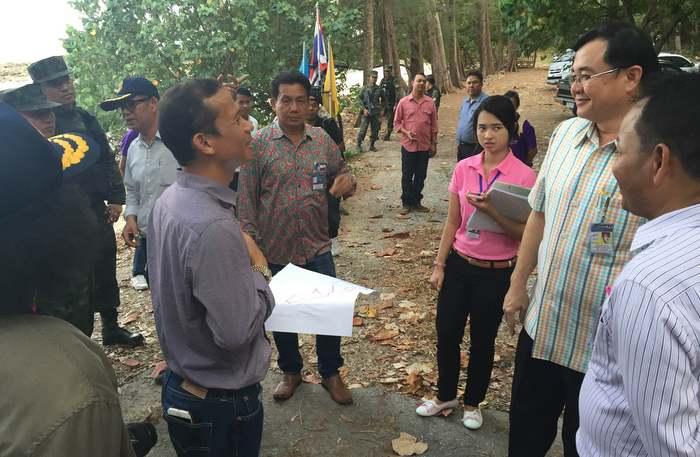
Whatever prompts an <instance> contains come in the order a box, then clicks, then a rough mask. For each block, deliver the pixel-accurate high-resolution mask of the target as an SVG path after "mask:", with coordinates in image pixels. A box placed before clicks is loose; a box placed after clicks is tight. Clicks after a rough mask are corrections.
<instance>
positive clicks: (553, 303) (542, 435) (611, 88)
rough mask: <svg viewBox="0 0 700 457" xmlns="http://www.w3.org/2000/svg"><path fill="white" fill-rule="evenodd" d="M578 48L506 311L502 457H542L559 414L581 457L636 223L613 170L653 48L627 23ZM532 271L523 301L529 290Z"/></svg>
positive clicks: (567, 439) (653, 65) (570, 451)
mask: <svg viewBox="0 0 700 457" xmlns="http://www.w3.org/2000/svg"><path fill="white" fill-rule="evenodd" d="M574 49H575V50H576V57H575V59H574V65H573V69H572V77H571V82H572V86H571V93H572V95H573V97H574V100H575V102H576V107H577V113H578V116H579V117H578V118H574V119H569V120H567V121H564V122H563V123H561V124H560V125H559V126H558V127H557V128H556V129H555V131H554V133H553V134H552V138H551V140H550V144H549V150H548V151H547V156H546V157H545V159H544V163H543V164H542V168H541V170H540V173H539V176H538V179H537V183H536V184H535V187H534V188H533V189H532V191H531V193H530V205H531V206H532V213H531V214H530V217H529V219H528V221H527V225H526V227H525V233H524V234H523V238H522V242H521V245H520V251H519V253H518V262H517V264H516V267H515V270H514V271H513V274H512V276H511V285H510V290H509V291H508V293H507V295H506V297H505V300H504V305H503V309H504V316H505V319H506V321H507V322H508V324H509V326H510V328H511V330H512V331H513V330H514V325H515V321H516V319H517V316H518V315H520V317H521V318H524V322H523V329H522V331H521V332H520V336H519V340H518V346H517V349H516V355H515V371H514V375H513V389H512V397H511V407H510V436H509V454H508V455H509V457H517V456H528V457H544V455H545V454H546V453H547V451H548V450H549V448H550V446H551V444H552V442H553V441H554V438H555V437H556V434H557V423H558V419H559V416H560V415H561V413H562V411H563V412H564V420H563V427H562V441H563V443H564V455H565V456H566V457H571V456H578V455H579V454H578V452H577V449H576V431H577V429H578V426H579V413H578V397H579V391H580V389H581V383H582V381H583V378H584V374H585V373H586V370H587V368H588V362H589V359H590V356H591V351H592V348H593V341H594V338H595V333H596V328H597V326H598V319H599V317H600V312H601V307H602V304H603V302H604V300H605V296H606V291H608V290H609V287H610V285H611V284H612V283H613V281H614V279H615V277H616V276H617V275H618V274H619V273H620V271H621V270H622V267H623V266H624V264H625V263H627V261H628V260H629V259H630V245H631V243H632V238H633V236H634V233H635V231H636V230H637V228H638V227H639V226H640V225H641V222H642V219H641V218H640V217H638V216H634V215H632V214H630V213H628V212H627V211H625V210H624V209H623V208H622V198H621V195H620V191H619V187H618V185H617V182H616V180H615V177H614V176H613V174H612V162H613V159H614V157H615V156H616V155H617V146H616V142H615V140H616V138H617V135H618V131H619V129H620V124H621V122H622V119H623V118H624V117H625V115H626V114H627V112H628V111H629V110H630V109H631V108H632V107H633V106H634V103H635V100H636V99H637V97H638V96H639V94H640V90H641V88H642V86H643V85H644V84H646V82H647V81H648V77H649V75H651V74H653V73H656V72H658V70H659V66H658V62H657V59H656V52H655V51H654V47H653V45H652V42H651V39H650V38H649V36H648V35H647V34H645V33H644V32H643V31H641V30H640V29H638V28H636V27H635V26H632V25H628V24H620V23H617V24H607V25H603V26H601V27H599V28H597V29H595V30H592V31H590V32H588V33H586V34H584V35H583V36H582V37H581V38H579V40H578V42H577V43H576V45H575V46H574ZM535 267H537V282H536V285H535V289H534V293H533V296H532V298H531V299H530V298H529V297H528V291H527V287H526V284H527V280H528V277H529V276H530V274H531V273H532V272H533V270H534V269H535Z"/></svg>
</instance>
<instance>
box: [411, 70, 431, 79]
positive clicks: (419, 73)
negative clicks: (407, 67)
mask: <svg viewBox="0 0 700 457" xmlns="http://www.w3.org/2000/svg"><path fill="white" fill-rule="evenodd" d="M419 75H420V76H422V77H424V78H425V79H426V80H427V79H428V78H426V77H425V73H423V72H422V71H417V72H415V73H414V74H413V79H412V80H411V81H415V80H416V76H419Z"/></svg>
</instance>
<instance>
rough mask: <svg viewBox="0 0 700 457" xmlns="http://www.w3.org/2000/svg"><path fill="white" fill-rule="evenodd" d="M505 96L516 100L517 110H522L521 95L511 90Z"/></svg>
mask: <svg viewBox="0 0 700 457" xmlns="http://www.w3.org/2000/svg"><path fill="white" fill-rule="evenodd" d="M503 96H504V97H508V98H510V99H512V100H515V109H518V108H520V94H518V93H517V92H516V91H514V90H509V91H508V92H506V93H505V94H503Z"/></svg>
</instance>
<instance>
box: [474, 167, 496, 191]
mask: <svg viewBox="0 0 700 457" xmlns="http://www.w3.org/2000/svg"><path fill="white" fill-rule="evenodd" d="M499 176H501V172H500V170H496V174H495V175H494V176H493V179H492V180H491V182H490V183H488V184H487V185H486V190H489V189H490V188H491V186H493V183H495V182H496V179H498V177H499ZM483 192H484V182H483V181H482V179H481V175H479V193H483Z"/></svg>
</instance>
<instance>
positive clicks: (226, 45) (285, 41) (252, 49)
mask: <svg viewBox="0 0 700 457" xmlns="http://www.w3.org/2000/svg"><path fill="white" fill-rule="evenodd" d="M318 3H319V7H320V9H321V17H322V21H323V24H324V29H325V33H326V36H327V37H328V36H330V37H331V38H332V40H333V49H334V53H335V55H336V59H337V60H338V63H341V62H342V63H345V64H348V63H349V64H351V65H356V64H357V59H359V54H358V52H357V50H356V46H355V45H354V43H355V42H356V36H357V34H358V33H360V32H359V31H358V27H356V26H355V24H359V23H361V21H362V19H361V18H362V13H361V11H360V10H359V8H355V7H347V5H345V6H344V7H343V8H341V7H340V5H339V3H338V0H319V1H318ZM346 3H348V2H346ZM71 4H72V6H73V7H74V8H75V9H76V10H77V11H79V12H81V13H83V15H84V16H85V17H84V19H83V24H82V25H83V30H77V29H74V28H69V30H68V38H67V40H66V41H65V43H64V46H65V48H66V50H67V51H68V61H69V64H70V65H71V67H72V69H73V72H74V74H75V76H76V83H77V84H76V86H77V89H78V100H79V103H80V104H81V105H82V106H84V107H86V108H87V109H88V110H90V111H95V110H96V105H97V104H98V103H99V102H100V101H101V100H103V99H105V98H107V97H108V96H110V95H112V94H113V93H114V92H115V91H116V90H117V89H118V88H119V85H120V83H121V80H122V79H123V78H124V77H125V76H127V75H143V76H145V77H147V78H149V79H152V80H156V81H158V88H159V90H160V91H161V93H162V92H164V91H165V89H167V88H168V87H170V86H172V85H174V84H175V83H177V82H178V81H181V80H184V79H187V78H197V77H216V76H217V75H219V74H221V73H232V74H236V75H242V74H247V75H249V78H248V81H247V82H246V83H245V85H247V86H249V87H250V88H251V90H252V92H253V93H254V95H255V98H256V108H257V111H256V113H255V114H256V115H258V116H259V117H260V118H262V119H266V118H268V117H269V114H270V108H269V105H268V104H267V99H268V93H269V86H270V81H271V80H272V78H273V77H274V76H275V75H276V74H277V73H278V72H280V71H284V70H290V69H296V68H297V67H298V65H299V61H300V58H301V49H302V43H303V42H304V41H306V42H307V46H309V45H310V44H311V40H312V37H313V27H314V22H315V8H314V6H315V4H316V0H72V1H71ZM97 115H98V117H99V118H100V121H101V122H102V123H103V125H104V126H105V128H107V129H108V130H111V131H115V132H116V131H120V130H122V129H123V124H122V122H121V120H120V119H119V117H118V115H117V114H115V113H103V112H99V111H98V112H97Z"/></svg>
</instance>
